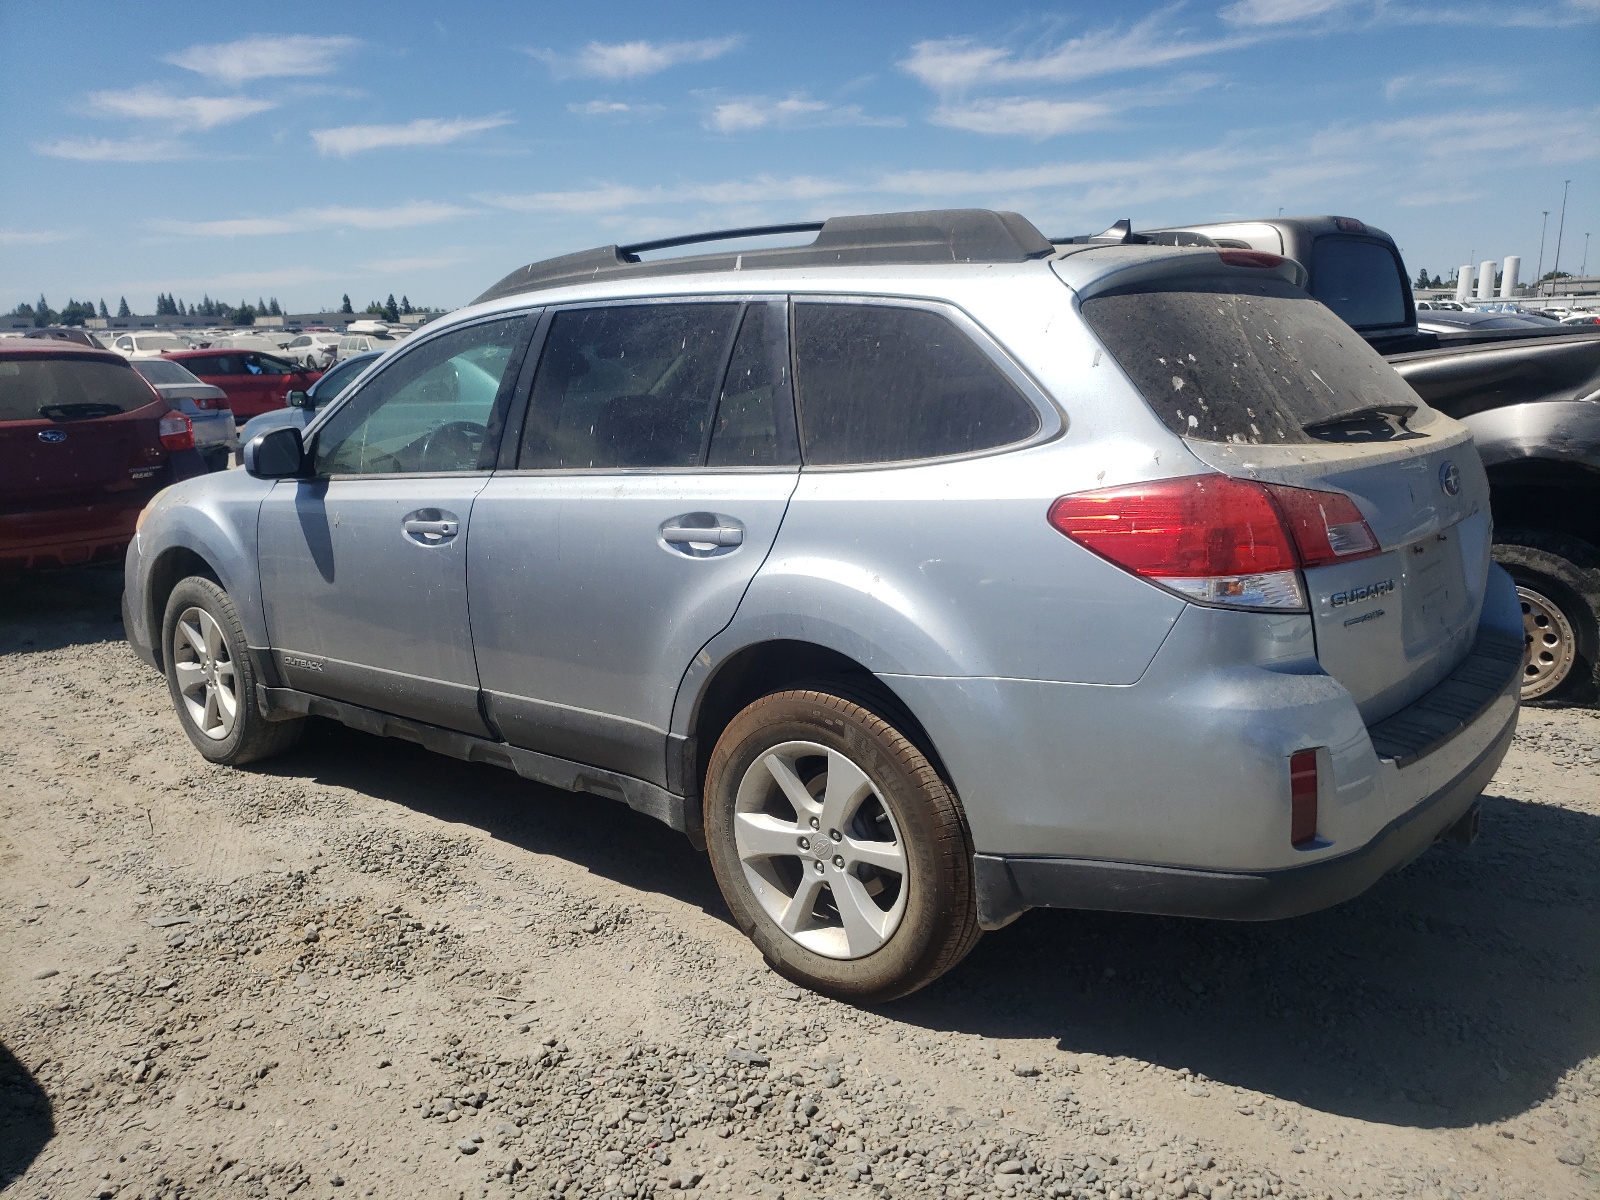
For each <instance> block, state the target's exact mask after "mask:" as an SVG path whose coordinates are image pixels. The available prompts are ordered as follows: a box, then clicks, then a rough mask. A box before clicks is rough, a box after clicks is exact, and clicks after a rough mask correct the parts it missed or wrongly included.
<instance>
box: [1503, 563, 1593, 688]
mask: <svg viewBox="0 0 1600 1200" xmlns="http://www.w3.org/2000/svg"><path fill="white" fill-rule="evenodd" d="M1517 596H1518V598H1519V599H1520V600H1521V601H1522V640H1523V643H1524V644H1525V645H1526V647H1527V655H1526V657H1524V658H1523V660H1522V698H1523V699H1524V700H1537V699H1538V698H1539V697H1540V696H1544V695H1547V694H1548V693H1550V692H1552V691H1554V690H1555V689H1556V688H1557V687H1559V686H1560V685H1561V683H1562V681H1563V680H1565V679H1566V677H1567V675H1568V673H1569V672H1570V671H1571V670H1572V664H1573V661H1574V660H1575V659H1576V658H1577V657H1578V639H1577V636H1576V635H1575V634H1574V633H1573V632H1572V622H1571V621H1569V620H1567V614H1566V613H1564V612H1562V611H1561V609H1560V608H1558V607H1557V606H1556V605H1555V604H1554V603H1552V602H1551V600H1550V598H1549V597H1548V596H1542V595H1540V594H1539V593H1538V592H1536V591H1534V590H1533V589H1532V588H1526V587H1520V586H1519V587H1518V588H1517Z"/></svg>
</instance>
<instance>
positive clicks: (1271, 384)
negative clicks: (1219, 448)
mask: <svg viewBox="0 0 1600 1200" xmlns="http://www.w3.org/2000/svg"><path fill="white" fill-rule="evenodd" d="M1083 315H1084V319H1085V320H1086V321H1088V323H1089V326H1090V328H1092V329H1093V330H1094V332H1095V333H1096V335H1098V337H1099V338H1100V340H1101V342H1102V343H1104V345H1105V347H1106V349H1107V350H1109V351H1110V352H1111V354H1112V357H1114V358H1115V359H1116V360H1117V363H1118V365H1120V366H1121V367H1122V369H1123V370H1124V371H1126V372H1127V373H1128V376H1129V378H1131V379H1132V380H1133V382H1134V384H1135V385H1136V386H1137V387H1138V388H1139V391H1140V393H1141V394H1142V395H1143V396H1144V398H1145V400H1146V401H1147V402H1148V403H1149V405H1150V407H1151V408H1153V409H1154V410H1155V412H1156V415H1157V416H1159V417H1160V418H1161V420H1162V421H1163V422H1165V423H1166V426H1167V428H1168V429H1170V430H1172V431H1173V432H1174V433H1176V434H1179V435H1181V436H1183V437H1187V438H1195V439H1198V440H1200V441H1206V442H1238V443H1245V444H1250V445H1282V444H1286V443H1295V442H1311V441H1315V440H1317V439H1316V438H1314V437H1313V436H1312V434H1310V433H1308V432H1306V426H1308V425H1317V424H1318V423H1321V422H1327V421H1330V420H1332V419H1333V418H1336V417H1338V416H1341V415H1342V414H1347V413H1351V412H1356V411H1359V410H1363V409H1370V408H1388V407H1394V408H1405V407H1410V408H1417V407H1420V406H1421V401H1420V400H1419V399H1418V397H1417V394H1416V393H1415V392H1414V391H1412V390H1411V388H1410V387H1409V386H1408V385H1407V384H1406V382H1405V381H1404V380H1403V379H1401V378H1400V376H1399V375H1397V374H1396V373H1395V371H1394V369H1393V368H1392V367H1390V366H1389V364H1388V363H1386V362H1384V360H1383V359H1382V358H1381V357H1380V356H1379V355H1378V353H1377V352H1376V351H1375V350H1373V349H1372V347H1370V346H1369V345H1367V343H1366V342H1365V341H1363V340H1362V339H1361V335H1360V334H1358V333H1356V332H1355V330H1353V329H1351V328H1350V326H1349V325H1347V324H1345V323H1344V322H1343V321H1342V320H1340V319H1339V318H1338V317H1337V316H1335V315H1334V314H1333V312H1332V311H1331V310H1329V309H1328V308H1327V307H1326V306H1325V305H1323V304H1321V303H1319V302H1318V301H1316V300H1314V299H1312V298H1311V297H1310V296H1309V295H1308V294H1307V293H1306V292H1304V291H1302V290H1301V289H1299V288H1297V287H1295V286H1293V285H1292V284H1289V283H1286V282H1283V281H1281V280H1277V279H1264V280H1260V281H1253V280H1236V279H1234V278H1232V277H1229V278H1226V279H1216V280H1201V281H1196V280H1192V279H1185V280H1183V281H1181V285H1180V286H1175V287H1173V288H1171V289H1160V290H1152V289H1149V288H1148V287H1144V288H1142V289H1141V290H1137V291H1135V290H1129V291H1122V292H1112V293H1109V294H1106V295H1102V296H1095V297H1092V298H1091V299H1089V300H1086V301H1084V303H1083Z"/></svg>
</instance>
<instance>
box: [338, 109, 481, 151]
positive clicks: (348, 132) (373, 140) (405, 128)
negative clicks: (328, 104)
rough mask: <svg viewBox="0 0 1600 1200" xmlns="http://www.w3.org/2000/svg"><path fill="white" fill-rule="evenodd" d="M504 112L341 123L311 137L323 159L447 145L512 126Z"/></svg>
mask: <svg viewBox="0 0 1600 1200" xmlns="http://www.w3.org/2000/svg"><path fill="white" fill-rule="evenodd" d="M510 124H511V118H510V117H508V116H505V115H504V114H498V115H496V116H492V117H471V118H469V117H457V118H456V119H455V120H453V121H446V120H441V119H439V118H437V117H422V118H420V119H419V120H416V121H411V122H408V123H407V124H404V125H341V126H338V127H337V128H334V129H313V130H312V131H311V137H312V138H313V140H315V141H316V143H317V152H318V153H319V154H321V155H322V156H323V157H324V158H326V157H328V156H330V155H337V156H338V157H340V158H349V157H350V155H352V154H360V153H363V152H364V151H367V150H377V149H381V148H383V147H387V146H444V145H448V144H449V143H450V142H455V141H460V140H461V139H462V138H464V137H467V136H469V135H471V134H474V133H481V132H483V131H484V130H485V129H498V128H499V127H500V126H502V125H510Z"/></svg>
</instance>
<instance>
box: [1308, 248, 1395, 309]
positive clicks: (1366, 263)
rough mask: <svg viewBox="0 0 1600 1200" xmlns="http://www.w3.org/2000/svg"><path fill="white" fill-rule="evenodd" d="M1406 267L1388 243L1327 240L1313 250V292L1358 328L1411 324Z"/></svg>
mask: <svg viewBox="0 0 1600 1200" xmlns="http://www.w3.org/2000/svg"><path fill="white" fill-rule="evenodd" d="M1409 287H1410V284H1409V283H1408V282H1407V281H1406V279H1405V277H1404V275H1403V274H1402V273H1401V270H1400V263H1399V260H1397V259H1396V258H1395V256H1394V254H1393V252H1392V251H1390V249H1389V247H1388V246H1385V245H1384V244H1383V243H1382V242H1368V241H1363V240H1361V239H1360V238H1347V237H1323V238H1318V239H1317V240H1316V241H1315V242H1314V243H1312V246H1311V294H1312V295H1313V296H1315V297H1316V298H1317V299H1318V300H1321V301H1322V302H1323V303H1324V304H1326V305H1327V306H1328V307H1329V308H1331V309H1333V311H1334V312H1336V313H1338V314H1339V316H1340V317H1342V318H1343V319H1344V321H1345V322H1346V324H1348V325H1351V326H1352V327H1354V328H1356V329H1378V328H1381V327H1383V326H1387V325H1404V324H1405V323H1406V289H1408V288H1409Z"/></svg>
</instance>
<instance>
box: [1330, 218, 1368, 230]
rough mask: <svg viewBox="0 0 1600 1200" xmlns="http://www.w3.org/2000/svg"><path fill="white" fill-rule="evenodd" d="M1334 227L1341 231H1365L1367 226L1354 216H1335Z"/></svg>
mask: <svg viewBox="0 0 1600 1200" xmlns="http://www.w3.org/2000/svg"><path fill="white" fill-rule="evenodd" d="M1333 227H1334V228H1335V229H1337V230H1338V231H1339V232H1340V233H1365V232H1366V231H1367V227H1366V226H1365V225H1363V224H1362V223H1361V222H1360V221H1358V220H1356V219H1355V218H1354V217H1335V218H1334V219H1333Z"/></svg>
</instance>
